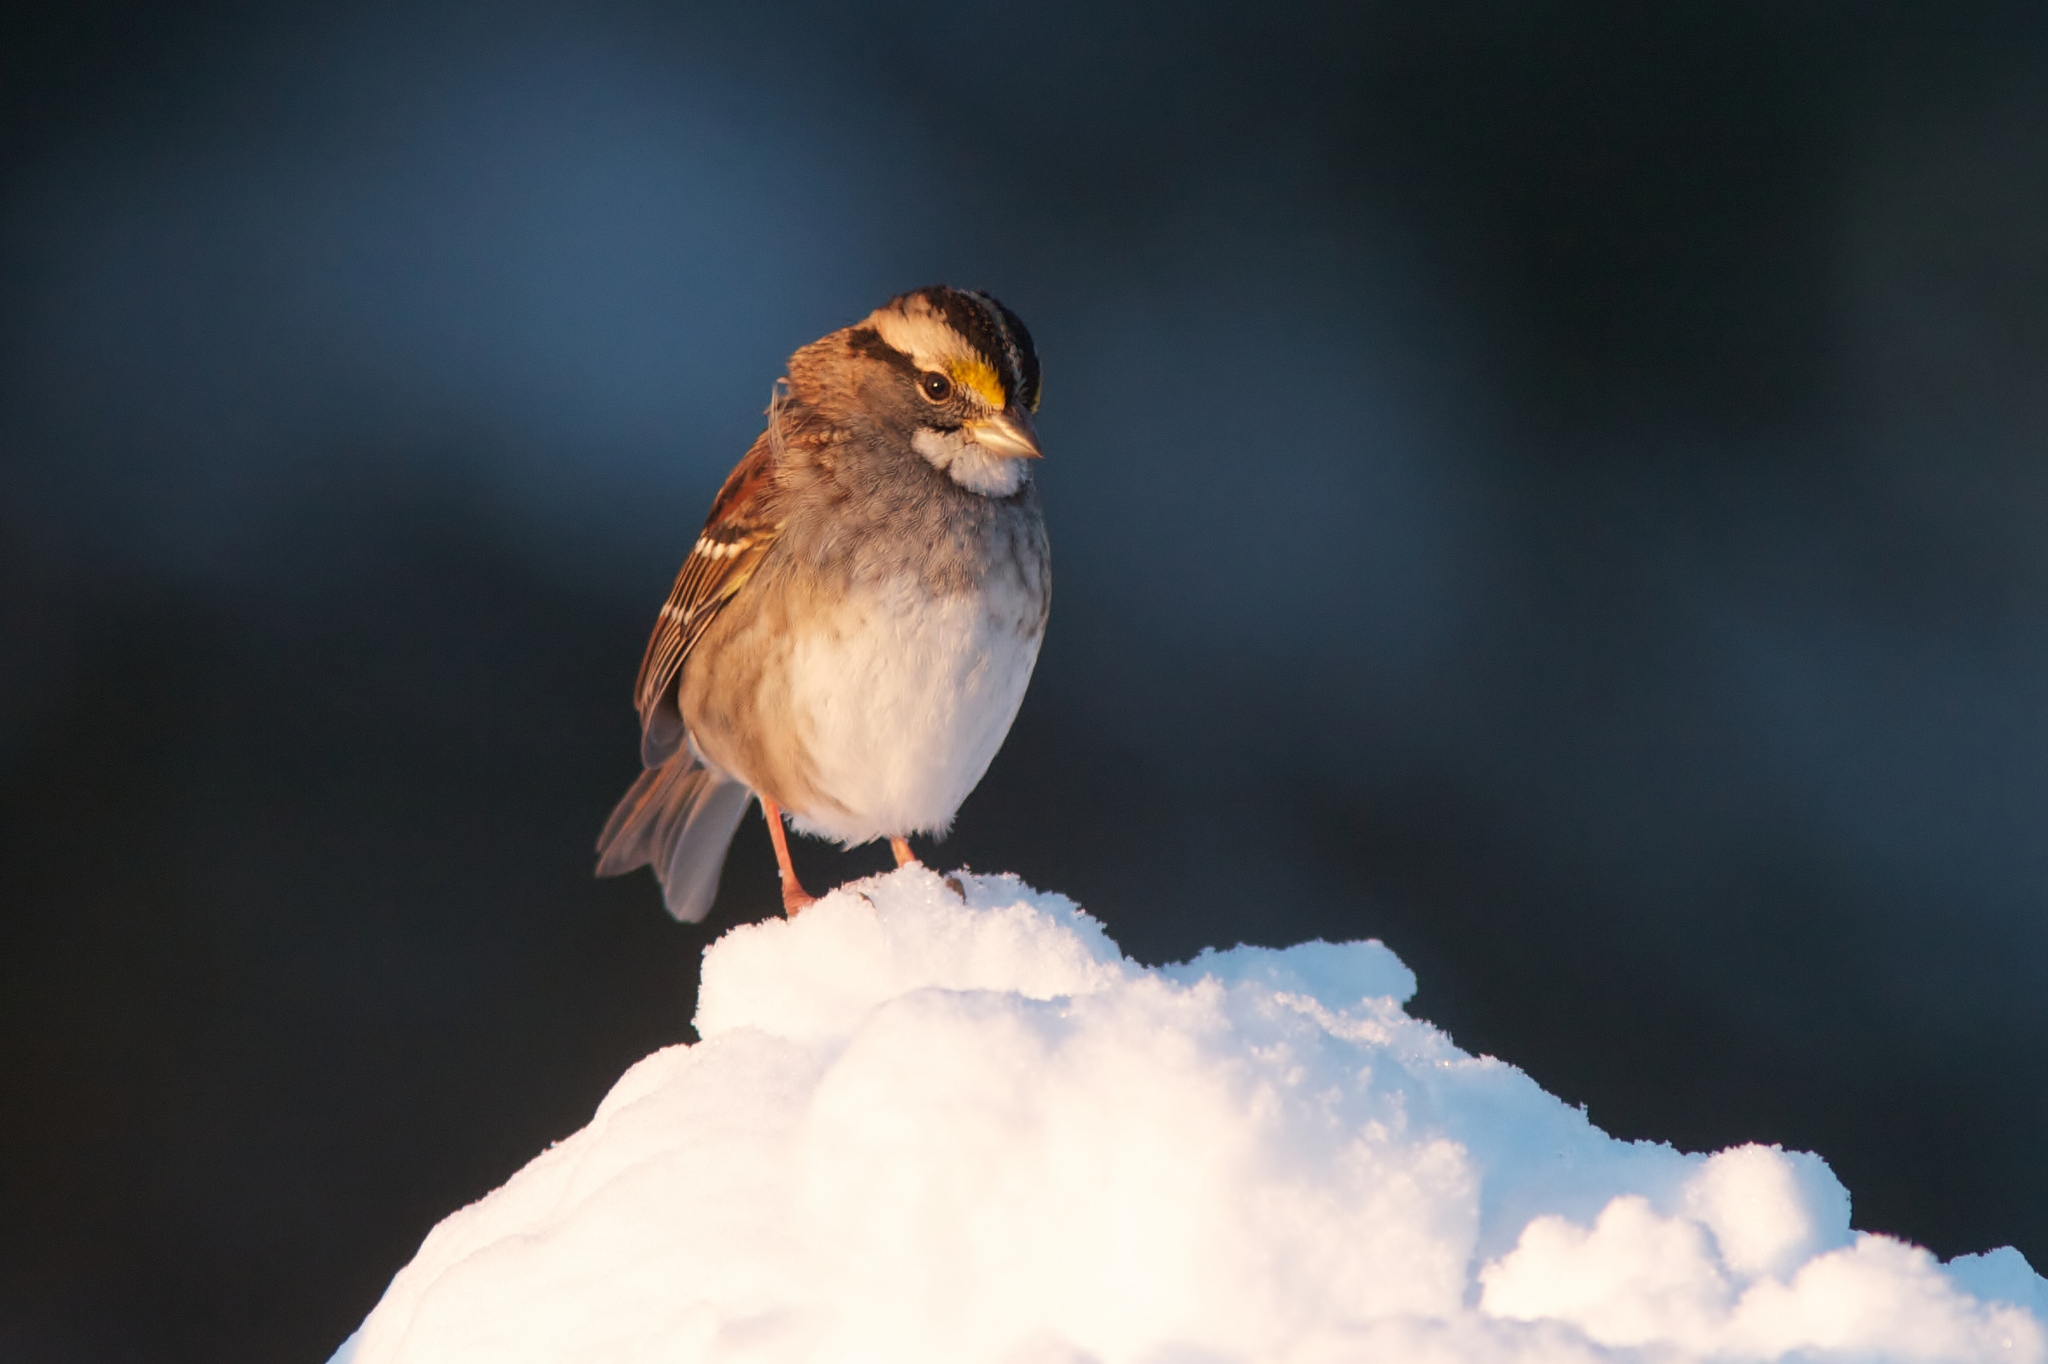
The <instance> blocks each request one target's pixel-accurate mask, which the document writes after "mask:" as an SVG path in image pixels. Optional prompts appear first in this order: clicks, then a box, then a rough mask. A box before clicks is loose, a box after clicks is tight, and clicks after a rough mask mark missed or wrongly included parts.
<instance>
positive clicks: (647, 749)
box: [633, 424, 782, 767]
mask: <svg viewBox="0 0 2048 1364" xmlns="http://www.w3.org/2000/svg"><path fill="white" fill-rule="evenodd" d="M775 464H776V440H775V439H774V429H773V426H772V424H771V428H770V431H769V432H767V433H764V434H763V435H762V437H761V439H759V440H757V441H755V442H754V448H753V449H751V450H749V451H748V452H747V456H746V458H745V459H742V460H741V461H740V462H739V464H738V465H736V466H735V467H734V469H733V471H732V473H731V474H730V475H728V476H727V477H726V480H725V486H724V487H723V488H721V489H719V492H718V497H717V498H716V499H715V500H714V501H713V502H712V504H711V515H710V516H709V517H708V518H706V520H705V522H704V531H703V533H702V534H701V535H699V536H698V537H697V543H696V544H695V545H693V546H692V547H691V549H690V554H689V557H688V558H686V559H685V560H683V567H682V571H681V572H679V573H678V574H677V575H676V582H675V586H674V587H673V588H671V589H670V590H669V594H668V600H667V602H665V603H663V605H662V608H661V617H660V619H659V620H658V621H656V622H655V626H654V634H653V636H652V637H651V638H650V639H649V640H648V641H647V653H646V654H645V656H643V657H642V658H641V660H640V676H639V678H638V680H636V681H635V682H634V684H633V701H634V705H635V706H637V707H638V709H639V711H640V726H641V740H640V759H641V761H642V762H643V763H644V764H646V765H647V766H648V767H656V766H659V765H660V764H661V763H663V762H665V761H667V760H668V758H669V757H670V756H672V755H673V754H674V753H675V752H676V750H677V749H678V748H680V747H681V745H682V741H683V719H682V714H681V712H680V710H679V709H678V708H677V701H676V679H677V677H678V676H679V675H680V674H681V673H682V670H683V663H684V661H685V660H687V659H688V658H689V656H690V650H692V649H693V648H695V647H696V645H697V641H698V640H700V639H702V638H703V636H704V631H705V630H706V629H707V628H709V626H710V624H711V622H712V620H713V619H715V618H716V617H717V615H718V612H719V611H720V609H721V608H723V607H724V606H725V604H726V603H727V602H729V601H731V600H732V599H733V597H734V596H735V595H736V594H737V593H738V592H739V590H740V589H741V588H743V587H745V586H746V585H747V581H748V580H749V579H750V578H752V577H753V576H754V571H755V570H756V569H757V568H759V567H760V566H761V560H762V559H763V558H765V557H766V556H767V553H768V550H769V549H770V548H771V547H772V546H773V545H774V543H775V540H776V538H777V537H778V536H779V535H781V533H782V519H781V515H780V512H779V508H778V503H779V502H780V498H779V497H778V495H777V494H778V488H777V485H776V480H775Z"/></svg>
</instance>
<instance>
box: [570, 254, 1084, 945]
mask: <svg viewBox="0 0 2048 1364" xmlns="http://www.w3.org/2000/svg"><path fill="white" fill-rule="evenodd" d="M1038 397H1039V369H1038V354H1037V351H1036V350H1035V349H1034V348H1033V346H1032V344H1031V334H1030V333H1029V332H1028V331H1026V330H1025V327H1024V323H1023V322H1022V321H1021V320H1020V319H1019V318H1018V317H1017V315H1016V314H1015V313H1013V312H1011V311H1010V310H1009V309H1008V308H1006V307H1004V306H1003V305H1002V304H1001V303H998V302H997V301H996V300H995V299H993V298H991V297H989V296H988V295H987V294H985V293H979V292H976V291H973V290H965V289H953V288H948V287H946V286H944V285H936V286H933V287H931V288H926V289H919V290H916V291H915V292H912V293H907V294H903V295H900V296H898V297H896V298H893V299H891V300H890V301H889V302H888V303H886V304H884V305H883V306H882V307H880V308H877V309H876V310H875V311H874V312H872V313H870V314H869V315H868V316H867V317H866V318H864V319H863V320H861V321H860V322H857V323H855V324H854V325H852V326H850V327H845V328H842V329H840V330H839V331H835V332H833V333H831V334H830V335H828V336H826V337H824V338H822V339H821V340H818V341H814V342H812V343H811V344H810V345H808V346H805V347H803V348H802V349H801V350H798V351H797V352H796V353H795V354H794V355H792V356H790V358H789V370H788V374H787V375H786V376H785V377H784V378H782V379H780V380H778V381H777V382H776V384H775V386H774V390H773V396H772V397H771V399H770V401H769V405H768V411H767V417H768V421H767V428H766V429H765V430H764V431H763V432H762V433H761V435H760V436H759V438H757V439H756V440H755V441H754V443H753V446H752V448H750V449H749V450H748V451H747V454H746V457H745V458H744V459H742V460H741V461H740V462H739V464H738V466H737V467H736V468H734V469H733V471H732V474H731V475H730V476H729V477H728V478H727V479H726V480H725V486H724V487H723V488H721V489H720V490H719V493H718V496H717V498H716V499H715V500H714V501H713V502H712V504H711V514H710V517H709V518H708V519H707V520H706V521H705V523H704V530H703V533H702V534H700V535H699V536H698V537H697V542H696V544H695V545H694V546H693V547H692V548H691V550H690V554H689V557H688V558H687V559H686V560H684V562H683V567H682V571H681V572H680V573H679V574H678V575H677V577H676V582H675V587H674V589H673V590H672V591H670V593H669V597H668V602H667V604H666V605H664V606H663V607H662V608H661V616H660V619H659V621H658V622H657V623H656V625H655V627H654V634H653V637H652V638H651V639H650V640H649V641H648V644H647V652H646V655H645V657H644V658H643V659H642V661H641V664H640V675H639V680H638V682H637V683H636V685H635V688H634V700H635V704H636V705H637V707H638V709H639V712H640V727H641V728H640V733H641V738H640V759H641V763H642V765H643V766H644V767H645V768H646V770H645V771H644V772H642V773H641V775H640V778H639V780H638V781H636V782H634V783H633V786H632V789H631V790H629V791H628V792H627V793H626V795H625V798H624V799H623V800H621V801H620V802H619V804H618V808H617V809H615V810H614V811H613V812H612V815H611V818H610V820H609V821H608V822H607V823H606V824H605V827H604V832H603V833H602V834H601V835H600V836H599V838H598V843H597V848H598V865H597V871H598V875H600V876H614V875H618V874H620V873H622V872H628V871H631V870H633V869H634V868H636V867H641V866H649V867H652V868H653V869H654V874H655V876H656V877H657V878H658V879H659V880H660V882H661V887H662V895H663V898H664V900H665V901H666V903H667V905H668V909H669V912H670V913H671V914H673V915H675V917H676V918H678V919H681V920H684V921H686V922H695V921H697V920H701V919H702V918H703V917H704V916H705V915H706V914H707V913H708V912H709V911H710V908H711V901H712V898H713V897H714V896H715V895H716V894H717V893H718V878H719V873H720V871H721V869H722V867H723V865H724V862H725V854H726V849H727V847H728V845H730V843H731V842H732V837H733V834H734V832H735V831H736V830H737V829H738V827H739V824H740V820H741V819H742V818H743V817H744V816H745V814H746V812H747V807H748V805H749V804H750V803H751V802H752V801H756V800H758V801H759V802H760V805H761V810H762V813H763V814H764V815H765V816H766V817H767V821H768V831H769V834H770V836H771V837H772V839H773V842H774V844H775V860H776V864H777V866H778V868H779V869H780V872H781V876H782V904H783V912H784V913H785V914H789V915H794V914H796V913H797V912H798V911H799V910H801V909H802V908H803V907H804V906H806V905H808V904H811V903H812V902H813V900H814V897H813V896H811V895H810V894H809V893H808V892H806V891H805V890H804V888H803V886H802V885H801V884H800V883H799V882H798V880H797V876H796V871H795V869H794V868H793V867H792V866H791V865H790V860H789V843H788V839H787V837H786V835H785V833H784V828H783V824H784V821H785V820H787V821H788V823H789V824H790V825H792V826H794V827H795V828H796V829H797V830H798V831H799V832H801V833H805V834H809V835H812V836H814V837H818V838H825V839H833V840H837V841H838V842H839V843H840V844H842V845H843V846H845V847H848V848H851V847H855V846H858V845H860V844H864V843H868V842H871V841H873V840H875V839H880V838H886V839H888V840H889V844H890V848H891V850H892V851H893V852H894V854H895V857H896V862H897V865H899V866H901V865H904V864H906V863H909V862H914V861H915V860H916V857H915V855H914V854H913V853H912V851H911V848H910V843H909V838H910V836H911V835H913V834H925V835H931V836H935V837H938V836H943V835H944V834H945V833H946V832H947V830H948V829H949V828H950V827H951V826H952V822H953V816H954V814H955V813H956V812H957V811H958V810H959V808H960V803H961V802H962V801H963V800H965V799H966V798H967V794H968V792H970V791H972V790H973V789H974V787H975V784H976V783H977V782H979V781H980V780H981V777H982V774H983V773H984V772H986V771H987V770H988V765H989V762H990V760H992V759H993V758H994V757H995V754H996V750H997V749H998V748H999V747H1001V745H1002V742H1003V739H1004V737H1005V736H1006V735H1007V734H1008V733H1009V730H1010V722H1011V721H1012V720H1014V719H1015V718H1016V715H1017V707H1018V705H1019V704H1020V703H1021V702H1022V701H1023V699H1024V689H1025V686H1026V684H1028V683H1029V682H1030V680H1031V671H1032V668H1033V667H1034V666H1035V665H1036V663H1037V661H1038V647H1039V643H1040V641H1042V640H1043V639H1044V637H1045V624H1046V617H1047V612H1048V610H1049V608H1050V604H1051V599H1052V560H1051V551H1050V547H1049V546H1048V544H1047V541H1046V533H1045V517H1044V513H1043V511H1042V509H1041V506H1040V502H1039V495H1038V484H1037V480H1036V479H1035V478H1034V477H1033V476H1032V474H1033V468H1034V465H1035V464H1036V462H1037V460H1038V459H1039V458H1040V452H1039V446H1038V438H1037V434H1036V432H1035V431H1034V429H1033V426H1032V417H1031V414H1032V413H1033V412H1035V411H1036V410H1037V408H1038Z"/></svg>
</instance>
